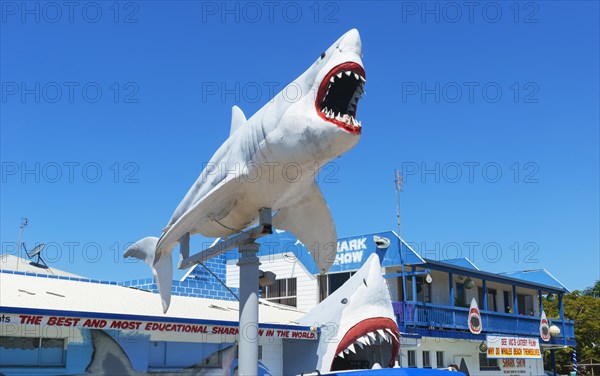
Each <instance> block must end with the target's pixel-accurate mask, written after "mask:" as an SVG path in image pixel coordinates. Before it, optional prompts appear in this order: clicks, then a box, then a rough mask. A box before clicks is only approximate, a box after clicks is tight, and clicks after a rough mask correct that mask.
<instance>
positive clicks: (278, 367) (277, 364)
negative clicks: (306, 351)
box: [258, 338, 283, 375]
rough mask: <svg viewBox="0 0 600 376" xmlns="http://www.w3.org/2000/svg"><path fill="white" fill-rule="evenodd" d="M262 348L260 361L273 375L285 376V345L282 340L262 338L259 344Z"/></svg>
mask: <svg viewBox="0 0 600 376" xmlns="http://www.w3.org/2000/svg"><path fill="white" fill-rule="evenodd" d="M258 344H259V345H260V346H262V359H261V360H260V361H261V362H262V363H263V364H264V365H265V366H266V367H267V368H268V369H269V371H271V374H272V375H283V345H282V343H281V339H275V338H261V339H260V340H259V342H258Z"/></svg>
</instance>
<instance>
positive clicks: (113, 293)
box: [0, 255, 318, 375]
mask: <svg viewBox="0 0 600 376" xmlns="http://www.w3.org/2000/svg"><path fill="white" fill-rule="evenodd" d="M215 262H216V261H215ZM17 263H19V267H18V268H17ZM221 266H222V268H223V271H224V269H225V264H224V263H221ZM17 269H18V270H17ZM216 271H217V272H218V268H217V270H216ZM197 275H201V273H197V274H195V276H197ZM217 285H219V286H217ZM0 288H1V294H0V374H3V375H67V374H85V373H86V371H94V370H101V371H102V372H107V370H106V368H105V367H104V365H103V362H104V360H105V359H110V362H109V363H111V367H112V368H111V369H110V371H109V372H108V374H119V375H128V374H136V375H139V374H143V373H144V372H147V373H151V372H158V371H160V372H165V371H169V370H180V369H183V368H188V367H196V368H209V369H213V368H214V369H219V368H221V367H222V368H224V369H229V367H231V365H232V364H233V363H234V361H235V360H234V356H233V354H234V352H231V351H229V352H228V349H229V348H234V347H235V346H232V344H234V343H235V341H236V335H237V333H238V314H239V313H238V312H239V311H238V304H237V301H235V298H234V297H233V296H232V295H231V294H232V292H233V293H235V292H234V291H233V290H231V291H232V292H229V290H228V289H227V288H225V287H223V286H222V285H221V284H220V283H218V282H217V281H215V280H214V278H213V279H212V280H211V281H210V282H205V281H202V280H200V279H194V278H186V279H185V280H184V281H179V282H177V283H174V287H173V290H174V294H176V296H173V301H172V304H171V308H170V310H169V312H168V314H167V315H165V314H163V312H162V307H161V304H160V298H159V296H158V295H157V294H153V293H151V292H152V291H153V290H155V289H156V286H152V280H151V279H150V280H148V279H141V280H134V281H127V282H114V281H100V280H93V279H89V278H85V277H81V276H77V275H74V274H70V273H67V272H64V271H60V270H56V269H52V268H45V267H40V266H39V265H35V264H31V263H29V262H25V260H21V259H19V258H17V257H14V256H11V255H2V256H1V257H0ZM223 291H227V294H229V297H224V296H223ZM303 314H304V313H303V312H301V311H299V310H297V309H295V308H293V307H289V306H283V305H276V304H269V303H268V302H263V303H262V304H261V305H260V319H261V324H260V325H259V331H260V339H259V350H260V351H259V357H260V359H259V360H260V362H261V363H260V366H261V369H262V370H265V371H268V372H270V373H271V374H282V373H283V358H284V356H283V346H282V341H284V339H286V338H293V339H294V342H295V343H298V342H302V341H307V342H315V340H316V339H317V337H318V333H317V332H315V330H314V329H311V328H309V327H303V326H300V325H298V324H296V323H294V320H296V319H298V318H300V317H301V316H302V315H303ZM106 334H107V335H106ZM227 362H229V363H227ZM226 363H227V364H226ZM115 364H116V365H115ZM233 367H234V368H235V364H233ZM102 374H104V373H102ZM221 374H223V372H221Z"/></svg>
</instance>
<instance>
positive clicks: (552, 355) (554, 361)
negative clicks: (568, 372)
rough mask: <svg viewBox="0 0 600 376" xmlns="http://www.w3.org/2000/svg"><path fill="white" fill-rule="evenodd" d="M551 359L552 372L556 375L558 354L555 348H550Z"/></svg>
mask: <svg viewBox="0 0 600 376" xmlns="http://www.w3.org/2000/svg"><path fill="white" fill-rule="evenodd" d="M550 359H551V360H552V372H553V373H554V376H556V356H555V354H554V349H552V350H550Z"/></svg>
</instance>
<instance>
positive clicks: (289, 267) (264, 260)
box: [227, 254, 319, 311]
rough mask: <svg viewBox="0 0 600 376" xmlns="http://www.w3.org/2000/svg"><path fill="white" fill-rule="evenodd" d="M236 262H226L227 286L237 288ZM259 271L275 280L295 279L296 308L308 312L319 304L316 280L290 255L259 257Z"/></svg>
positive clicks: (237, 269) (238, 278)
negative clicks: (274, 277)
mask: <svg viewBox="0 0 600 376" xmlns="http://www.w3.org/2000/svg"><path fill="white" fill-rule="evenodd" d="M235 263H236V260H228V261H227V285H228V286H231V287H239V284H240V277H239V268H238V267H237V266H236V265H235ZM260 263H261V265H260V269H261V270H263V271H270V272H273V273H275V275H276V278H277V279H284V278H294V277H295V278H296V289H297V294H298V295H297V300H296V301H297V308H298V309H301V310H304V311H308V310H310V309H311V308H312V307H314V306H315V305H317V304H318V303H319V289H318V282H317V278H316V277H315V276H314V275H312V274H310V273H309V272H308V270H306V268H305V267H304V265H303V264H302V263H301V262H300V261H298V259H296V257H295V256H293V255H290V254H275V255H268V256H263V257H260Z"/></svg>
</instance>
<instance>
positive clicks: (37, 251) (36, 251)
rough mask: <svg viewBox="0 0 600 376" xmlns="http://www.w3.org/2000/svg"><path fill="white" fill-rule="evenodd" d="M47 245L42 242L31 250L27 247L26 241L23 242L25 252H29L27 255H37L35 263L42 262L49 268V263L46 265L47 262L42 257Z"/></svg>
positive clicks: (32, 256)
mask: <svg viewBox="0 0 600 376" xmlns="http://www.w3.org/2000/svg"><path fill="white" fill-rule="evenodd" d="M45 246H46V244H44V243H42V244H39V245H36V246H35V247H34V248H33V249H32V250H31V251H28V250H27V248H26V247H25V243H23V249H24V250H25V253H27V257H29V258H30V259H32V258H34V257H35V256H37V261H36V262H35V264H38V265H40V262H41V263H43V264H44V266H46V268H47V267H48V265H46V262H45V261H44V260H43V259H42V250H43V249H44V247H45Z"/></svg>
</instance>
